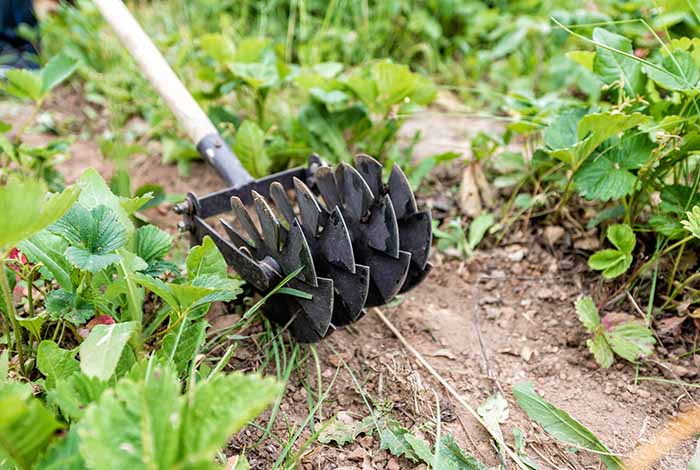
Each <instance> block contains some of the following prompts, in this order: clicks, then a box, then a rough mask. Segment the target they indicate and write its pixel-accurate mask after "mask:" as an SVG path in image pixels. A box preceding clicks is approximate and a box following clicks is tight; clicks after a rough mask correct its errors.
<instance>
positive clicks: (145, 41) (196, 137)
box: [94, 0, 216, 144]
mask: <svg viewBox="0 0 700 470" xmlns="http://www.w3.org/2000/svg"><path fill="white" fill-rule="evenodd" d="M94 1H95V5H97V8H98V9H99V10H100V12H101V13H102V16H103V17H104V18H105V20H106V21H107V23H109V25H110V26H111V27H112V29H113V30H114V32H115V33H117V36H119V40H120V41H121V42H122V44H124V46H125V47H126V48H127V50H128V51H129V53H130V54H131V55H132V56H133V58H134V60H135V61H136V63H137V64H138V65H139V68H140V69H141V70H142V71H143V73H144V75H146V78H147V79H148V81H149V82H150V83H151V85H152V86H153V88H155V89H156V91H157V92H158V94H159V95H160V96H161V97H162V98H163V100H165V102H166V104H167V105H168V107H169V108H170V109H171V110H172V112H173V113H174V114H175V117H177V120H178V122H179V123H180V125H181V126H182V127H183V129H184V130H185V131H186V132H187V135H189V136H190V138H191V139H192V141H193V142H194V143H195V144H197V143H198V142H199V141H200V140H202V139H203V138H204V137H206V136H207V135H209V134H212V133H215V132H216V128H215V127H214V125H213V124H212V123H211V121H210V120H209V118H208V117H207V115H206V114H205V113H204V111H202V108H200V107H199V105H198V104H197V102H196V101H195V100H194V98H192V95H190V93H189V91H187V88H185V86H184V85H183V84H182V82H181V81H180V79H179V78H177V75H175V72H173V69H171V68H170V65H168V63H167V62H166V61H165V59H164V58H163V56H162V55H161V53H160V52H159V51H158V49H157V48H156V46H155V45H154V44H153V42H151V40H150V38H149V37H148V35H146V33H145V32H144V31H143V29H141V26H140V25H139V24H138V22H137V21H136V19H135V18H134V17H133V15H132V14H131V12H130V11H129V9H128V8H127V7H126V5H124V3H123V2H122V1H121V0H94Z"/></svg>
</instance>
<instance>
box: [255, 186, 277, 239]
mask: <svg viewBox="0 0 700 470" xmlns="http://www.w3.org/2000/svg"><path fill="white" fill-rule="evenodd" d="M251 194H252V195H253V204H254V205H255V212H256V213H257V214H258V220H259V221H260V228H262V234H263V243H264V244H265V246H267V248H268V249H269V250H270V251H272V252H273V253H277V252H278V251H279V249H280V223H279V221H278V220H277V217H276V216H275V214H274V213H273V212H272V209H271V208H270V206H268V205H267V201H265V198H264V197H262V196H261V195H260V194H258V193H257V192H255V191H251Z"/></svg>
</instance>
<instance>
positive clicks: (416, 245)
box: [399, 212, 433, 269]
mask: <svg viewBox="0 0 700 470" xmlns="http://www.w3.org/2000/svg"><path fill="white" fill-rule="evenodd" d="M399 234H400V239H401V249H402V250H404V251H408V252H409V253H411V263H412V264H415V265H416V266H417V267H418V268H419V269H423V268H424V267H425V265H426V263H427V262H428V255H429V254H430V244H431V243H432V240H433V227H432V220H431V217H430V213H429V212H416V213H415V214H412V215H409V216H407V217H405V218H404V219H403V220H401V221H399Z"/></svg>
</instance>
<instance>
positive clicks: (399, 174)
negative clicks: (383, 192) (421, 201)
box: [389, 164, 418, 219]
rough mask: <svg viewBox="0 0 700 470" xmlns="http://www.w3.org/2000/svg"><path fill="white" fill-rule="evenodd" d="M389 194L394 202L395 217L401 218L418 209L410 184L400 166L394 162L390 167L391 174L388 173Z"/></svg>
mask: <svg viewBox="0 0 700 470" xmlns="http://www.w3.org/2000/svg"><path fill="white" fill-rule="evenodd" d="M389 195H390V196H391V201H392V202H393V204H394V211H395V212H396V218H397V219H403V218H404V217H406V216H409V215H412V214H415V213H416V212H417V211H418V206H417V205H416V197H415V195H414V194H413V190H412V189H411V184H410V183H409V182H408V178H406V175H405V174H404V172H403V170H401V167H399V166H398V165H396V164H395V165H394V166H393V167H392V168H391V175H389Z"/></svg>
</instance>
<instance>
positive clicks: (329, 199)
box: [314, 166, 342, 211]
mask: <svg viewBox="0 0 700 470" xmlns="http://www.w3.org/2000/svg"><path fill="white" fill-rule="evenodd" d="M314 178H315V182H316V186H317V187H318V191H319V192H320V193H321V196H323V201H324V202H325V203H326V208H327V209H328V211H332V210H333V208H335V207H337V206H340V204H341V203H342V201H341V199H340V194H339V192H338V185H337V184H336V181H335V175H334V174H333V170H331V168H330V167H328V166H322V167H320V168H319V169H318V170H316V174H315V175H314Z"/></svg>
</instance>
